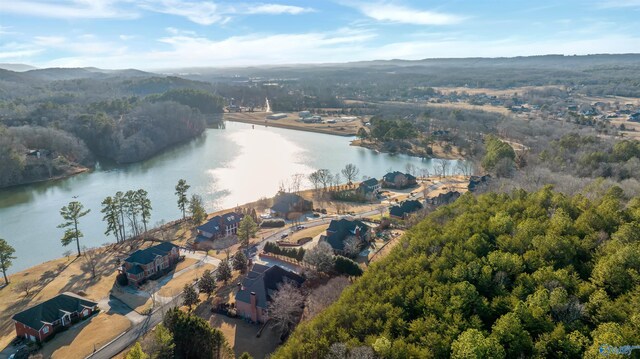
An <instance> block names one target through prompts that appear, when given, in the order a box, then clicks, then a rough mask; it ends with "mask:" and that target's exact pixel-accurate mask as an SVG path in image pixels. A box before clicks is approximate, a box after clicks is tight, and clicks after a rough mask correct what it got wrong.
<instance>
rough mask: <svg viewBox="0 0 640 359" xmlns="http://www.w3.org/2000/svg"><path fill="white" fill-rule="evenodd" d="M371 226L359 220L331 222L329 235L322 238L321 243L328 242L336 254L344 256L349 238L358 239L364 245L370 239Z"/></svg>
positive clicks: (328, 230) (328, 229)
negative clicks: (346, 241)
mask: <svg viewBox="0 0 640 359" xmlns="http://www.w3.org/2000/svg"><path fill="white" fill-rule="evenodd" d="M370 232H371V231H370V230H369V226H367V225H366V224H364V222H362V221H359V220H357V219H354V220H348V219H344V218H343V219H340V220H335V219H334V220H331V223H329V227H328V228H327V234H326V235H324V236H321V237H320V240H321V241H324V242H327V243H328V244H329V245H330V246H331V248H333V251H334V252H335V253H336V254H344V242H345V240H347V238H349V237H352V236H353V237H356V238H358V239H360V240H361V242H362V243H363V245H364V244H365V243H367V242H369V239H370Z"/></svg>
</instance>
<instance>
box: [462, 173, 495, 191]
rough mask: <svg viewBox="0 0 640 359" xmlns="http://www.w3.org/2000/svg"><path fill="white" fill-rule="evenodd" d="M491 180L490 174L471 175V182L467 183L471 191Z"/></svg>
mask: <svg viewBox="0 0 640 359" xmlns="http://www.w3.org/2000/svg"><path fill="white" fill-rule="evenodd" d="M489 180H491V176H490V175H484V176H471V177H470V178H469V184H468V185H467V189H468V190H469V192H474V191H475V190H477V189H478V188H480V187H481V186H486V185H487V184H488V183H489Z"/></svg>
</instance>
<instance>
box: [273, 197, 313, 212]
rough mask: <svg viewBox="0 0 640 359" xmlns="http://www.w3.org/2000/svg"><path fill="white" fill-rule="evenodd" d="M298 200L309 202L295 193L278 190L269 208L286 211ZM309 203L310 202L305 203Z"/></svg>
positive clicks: (298, 201)
mask: <svg viewBox="0 0 640 359" xmlns="http://www.w3.org/2000/svg"><path fill="white" fill-rule="evenodd" d="M300 202H303V203H304V202H309V201H307V200H305V199H304V198H302V197H300V196H298V195H297V194H295V193H285V192H279V193H278V194H277V195H276V197H275V198H274V199H273V206H272V207H271V210H272V211H274V212H277V213H287V212H289V211H291V210H292V208H294V207H296V205H297V204H298V203H300ZM305 204H308V205H310V204H311V202H309V203H305Z"/></svg>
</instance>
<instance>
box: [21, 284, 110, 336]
mask: <svg viewBox="0 0 640 359" xmlns="http://www.w3.org/2000/svg"><path fill="white" fill-rule="evenodd" d="M96 305H98V303H96V302H92V301H90V300H86V299H84V298H81V297H79V296H77V295H75V294H73V293H63V294H59V295H57V296H55V297H53V298H51V299H49V300H47V301H44V302H42V303H40V304H38V305H35V306H33V307H31V308H29V309H27V310H25V311H22V312H20V313H18V314H16V315H14V316H13V317H12V319H13V320H15V321H18V322H20V323H22V324H25V325H28V326H29V327H31V328H33V329H35V330H40V328H42V325H43V324H44V323H52V322H54V321H56V320H58V319H60V318H61V317H62V316H63V315H64V313H63V312H61V311H60V310H63V311H66V312H71V313H73V312H80V311H82V309H83V308H84V307H95V306H96Z"/></svg>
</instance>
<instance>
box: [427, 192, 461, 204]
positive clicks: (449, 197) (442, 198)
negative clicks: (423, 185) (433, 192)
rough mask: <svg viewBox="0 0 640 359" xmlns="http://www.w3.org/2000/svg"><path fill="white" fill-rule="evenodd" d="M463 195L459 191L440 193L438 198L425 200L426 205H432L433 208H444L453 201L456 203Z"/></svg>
mask: <svg viewBox="0 0 640 359" xmlns="http://www.w3.org/2000/svg"><path fill="white" fill-rule="evenodd" d="M461 195H462V194H461V193H460V192H458V191H451V192H447V193H440V194H439V195H438V196H437V197H433V198H427V199H426V200H425V203H426V204H429V205H432V206H436V207H437V206H442V205H445V204H449V203H451V202H453V201H455V200H456V199H458V198H459V197H460V196H461Z"/></svg>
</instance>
